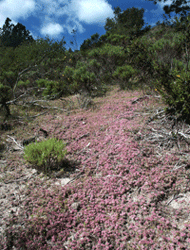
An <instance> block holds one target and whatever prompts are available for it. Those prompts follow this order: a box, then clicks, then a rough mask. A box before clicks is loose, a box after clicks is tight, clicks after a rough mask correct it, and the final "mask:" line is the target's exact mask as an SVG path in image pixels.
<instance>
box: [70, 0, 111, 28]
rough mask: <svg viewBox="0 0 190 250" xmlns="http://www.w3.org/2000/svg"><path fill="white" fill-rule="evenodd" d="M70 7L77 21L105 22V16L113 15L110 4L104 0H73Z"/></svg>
mask: <svg viewBox="0 0 190 250" xmlns="http://www.w3.org/2000/svg"><path fill="white" fill-rule="evenodd" d="M70 7H71V9H72V10H73V11H74V12H75V13H76V16H77V17H78V19H79V21H82V22H85V23H88V24H92V23H99V22H102V23H103V22H105V20H106V18H107V17H113V16H114V15H113V10H112V7H111V5H110V4H109V3H108V2H107V1H105V0H73V1H72V2H71V6H70Z"/></svg>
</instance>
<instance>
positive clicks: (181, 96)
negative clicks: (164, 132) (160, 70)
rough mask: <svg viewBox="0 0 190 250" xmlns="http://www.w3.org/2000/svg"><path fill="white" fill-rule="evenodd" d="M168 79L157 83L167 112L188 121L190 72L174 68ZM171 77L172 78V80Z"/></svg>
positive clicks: (189, 116)
mask: <svg viewBox="0 0 190 250" xmlns="http://www.w3.org/2000/svg"><path fill="white" fill-rule="evenodd" d="M172 73H173V75H172V77H170V78H171V80H170V81H167V82H162V84H160V83H158V86H159V88H158V90H159V92H160V93H161V95H162V96H163V98H164V100H165V102H166V104H167V105H168V106H169V108H168V109H167V110H168V112H169V113H171V114H174V115H177V116H179V118H180V119H181V118H182V119H184V120H186V122H188V123H190V72H186V71H185V70H183V71H177V70H174V71H173V72H172ZM172 78H173V80H172Z"/></svg>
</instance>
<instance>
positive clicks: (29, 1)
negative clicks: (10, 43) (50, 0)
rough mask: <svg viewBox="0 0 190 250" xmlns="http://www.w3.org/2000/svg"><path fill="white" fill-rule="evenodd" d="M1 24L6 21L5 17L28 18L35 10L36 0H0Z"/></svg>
mask: <svg viewBox="0 0 190 250" xmlns="http://www.w3.org/2000/svg"><path fill="white" fill-rule="evenodd" d="M0 10H1V13H0V26H2V25H3V24H4V23H5V19H6V18H7V17H9V18H10V19H18V18H20V17H22V18H26V17H27V16H28V15H29V14H31V13H32V12H33V11H34V10H35V0H24V1H23V0H3V1H1V2H0Z"/></svg>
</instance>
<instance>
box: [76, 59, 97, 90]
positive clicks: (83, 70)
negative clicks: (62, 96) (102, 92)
mask: <svg viewBox="0 0 190 250" xmlns="http://www.w3.org/2000/svg"><path fill="white" fill-rule="evenodd" d="M73 79H74V81H75V82H76V83H78V84H79V85H80V89H83V90H85V91H87V92H88V93H89V94H90V93H91V91H92V88H93V85H95V83H96V76H95V73H94V72H90V71H89V70H88V66H87V64H86V63H83V62H78V63H77V65H76V69H75V70H74V72H73Z"/></svg>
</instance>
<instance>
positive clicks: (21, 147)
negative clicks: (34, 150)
mask: <svg viewBox="0 0 190 250" xmlns="http://www.w3.org/2000/svg"><path fill="white" fill-rule="evenodd" d="M7 137H9V138H10V139H11V140H13V142H14V143H15V144H16V145H17V146H18V147H19V148H20V149H21V150H23V149H24V147H23V146H21V145H20V144H19V143H18V142H17V141H16V140H15V138H13V137H11V136H9V135H7Z"/></svg>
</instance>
